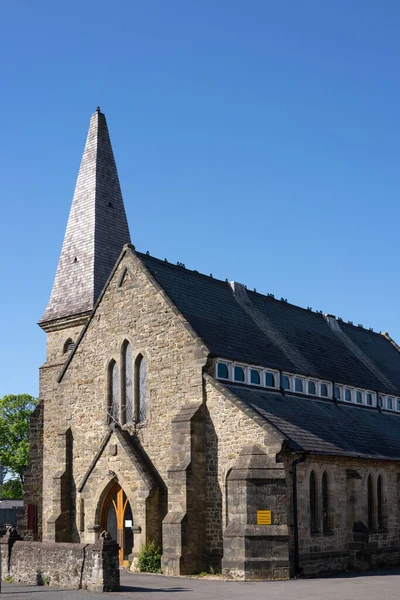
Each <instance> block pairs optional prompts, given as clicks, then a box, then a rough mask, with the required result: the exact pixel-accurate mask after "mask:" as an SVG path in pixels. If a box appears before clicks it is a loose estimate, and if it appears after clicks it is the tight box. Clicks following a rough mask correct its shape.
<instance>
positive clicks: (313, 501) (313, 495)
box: [310, 471, 318, 533]
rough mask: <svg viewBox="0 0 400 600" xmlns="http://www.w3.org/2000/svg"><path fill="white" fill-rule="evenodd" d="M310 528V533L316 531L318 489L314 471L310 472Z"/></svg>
mask: <svg viewBox="0 0 400 600" xmlns="http://www.w3.org/2000/svg"><path fill="white" fill-rule="evenodd" d="M310 529H311V533H317V532H318V491H317V478H316V476H315V473H314V471H311V473H310Z"/></svg>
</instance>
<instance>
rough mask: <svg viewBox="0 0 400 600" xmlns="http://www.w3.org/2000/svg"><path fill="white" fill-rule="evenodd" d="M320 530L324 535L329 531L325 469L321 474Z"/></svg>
mask: <svg viewBox="0 0 400 600" xmlns="http://www.w3.org/2000/svg"><path fill="white" fill-rule="evenodd" d="M321 491H322V531H323V533H324V534H325V535H326V534H327V533H330V523H329V485H328V475H327V473H326V471H324V474H323V475H322V489H321Z"/></svg>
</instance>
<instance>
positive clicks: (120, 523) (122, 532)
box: [101, 483, 133, 565]
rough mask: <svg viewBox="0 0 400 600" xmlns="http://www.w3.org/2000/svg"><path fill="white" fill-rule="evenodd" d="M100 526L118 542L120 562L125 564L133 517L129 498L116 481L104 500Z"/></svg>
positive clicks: (131, 546)
mask: <svg viewBox="0 0 400 600" xmlns="http://www.w3.org/2000/svg"><path fill="white" fill-rule="evenodd" d="M101 527H102V529H103V530H104V529H106V530H107V531H108V532H109V534H110V535H111V537H112V539H113V540H115V541H116V542H117V543H118V544H119V548H120V549H119V562H120V564H121V565H123V564H124V563H126V564H127V563H128V557H129V555H130V554H131V552H132V548H133V530H132V527H133V517H132V509H131V505H130V503H129V500H128V498H127V497H126V494H125V492H124V490H123V489H122V487H121V486H120V485H119V484H118V483H115V484H114V485H113V486H112V488H111V489H110V491H109V492H108V494H107V496H106V499H105V501H104V504H103V508H102V513H101Z"/></svg>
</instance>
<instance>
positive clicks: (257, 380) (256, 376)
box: [250, 369, 261, 385]
mask: <svg viewBox="0 0 400 600" xmlns="http://www.w3.org/2000/svg"><path fill="white" fill-rule="evenodd" d="M250 383H252V384H253V385H260V384H261V377H260V371H257V369H250Z"/></svg>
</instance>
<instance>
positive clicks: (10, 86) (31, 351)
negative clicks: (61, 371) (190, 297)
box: [0, 0, 400, 396]
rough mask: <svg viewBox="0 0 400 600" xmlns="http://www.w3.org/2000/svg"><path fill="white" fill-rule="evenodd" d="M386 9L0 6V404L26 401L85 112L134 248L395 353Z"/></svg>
mask: <svg viewBox="0 0 400 600" xmlns="http://www.w3.org/2000/svg"><path fill="white" fill-rule="evenodd" d="M399 30H400V3H399V2H397V1H391V0H385V1H384V2H378V1H377V0H375V1H370V0H352V1H351V2H349V1H348V0H335V2H321V1H320V0H291V1H285V0H279V1H275V0H274V1H273V0H251V1H250V2H249V1H245V0H240V1H239V0H201V1H196V0H145V1H140V2H139V1H138V0H118V1H115V2H110V0H96V1H92V0H84V1H82V0H80V1H79V2H78V1H77V0H69V1H68V2H55V1H54V0H51V1H50V0H47V1H41V0H35V2H33V1H32V0H18V1H15V0H0V50H1V54H0V57H1V59H0V81H1V88H0V89H1V93H0V114H1V128H0V201H1V217H0V253H1V294H0V314H1V335H2V344H1V348H2V350H1V360H0V396H1V395H3V394H6V393H21V392H28V393H30V394H33V395H37V393H38V371H37V368H38V366H39V365H40V364H42V363H43V362H44V359H45V334H44V332H42V331H41V330H40V329H39V327H38V326H37V325H36V322H37V321H38V320H39V318H40V317H41V315H42V313H43V311H44V309H45V306H46V303H47V300H48V296H49V294H50V290H51V286H52V283H53V278H54V274H55V269H56V266H57V261H58V257H59V253H60V249H61V244H62V239H63V235H64V230H65V226H66V222H67V218H68V213H69V208H70V203H71V200H72V195H73V191H74V185H75V180H76V176H77V172H78V168H79V162H80V158H81V154H82V151H83V147H84V142H85V138H86V133H87V128H88V125H89V119H90V115H91V113H92V112H93V111H94V110H95V108H96V105H97V104H98V103H99V102H100V105H101V108H102V110H103V111H104V112H105V114H106V116H107V119H108V125H109V128H110V133H111V139H112V143H113V147H114V152H115V156H116V161H117V166H118V170H119V175H120V180H121V185H122V190H123V195H124V199H125V205H126V210H127V214H128V220H129V224H130V228H131V235H132V240H133V243H134V244H135V245H136V247H137V248H138V249H139V250H141V251H146V250H149V251H150V252H151V254H153V255H155V256H158V257H160V258H164V257H167V258H168V259H169V260H170V261H180V262H184V263H185V264H186V266H187V267H189V268H192V269H193V268H195V269H197V270H199V271H201V272H204V273H210V272H212V273H213V275H214V277H218V278H222V279H225V278H226V277H227V278H229V279H230V280H232V279H234V280H236V281H239V282H242V283H245V284H247V286H248V287H250V288H253V287H256V288H257V290H258V291H261V292H265V293H267V292H272V293H274V294H275V296H277V297H279V298H280V297H281V296H283V297H285V298H287V299H288V301H289V302H292V303H294V304H298V305H300V306H312V307H313V308H314V309H318V310H323V311H324V312H329V313H333V314H336V315H338V316H341V317H342V318H343V319H345V320H352V321H354V322H355V323H356V324H357V323H362V324H363V325H364V326H365V327H374V329H375V330H378V331H380V330H382V331H388V332H389V333H390V334H391V335H392V337H394V338H395V339H397V341H400V322H399V315H398V306H399V299H400V284H399V278H398V255H399V251H398V236H399V235H398V234H399V216H400V209H399V199H400V150H399V140H400V123H399V114H400V80H399V78H400V60H399V59H400V36H399Z"/></svg>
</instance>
